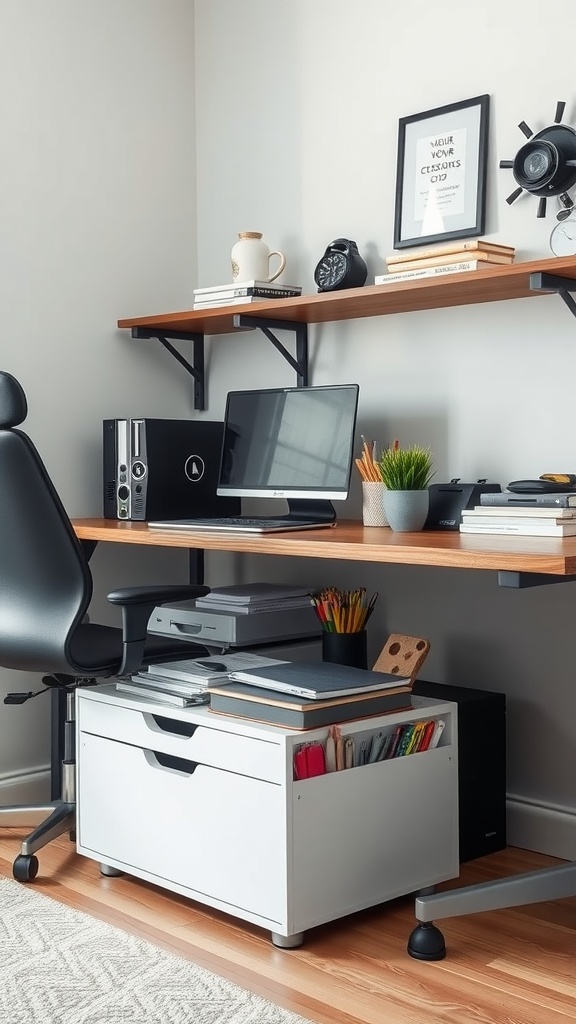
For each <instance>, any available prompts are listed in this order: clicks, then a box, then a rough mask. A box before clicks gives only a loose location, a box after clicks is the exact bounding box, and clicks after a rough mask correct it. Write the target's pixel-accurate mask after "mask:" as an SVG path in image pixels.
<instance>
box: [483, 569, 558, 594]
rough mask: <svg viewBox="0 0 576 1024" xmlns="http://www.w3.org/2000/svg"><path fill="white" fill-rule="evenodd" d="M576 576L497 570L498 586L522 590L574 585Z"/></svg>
mask: <svg viewBox="0 0 576 1024" xmlns="http://www.w3.org/2000/svg"><path fill="white" fill-rule="evenodd" d="M575 581H576V576H552V575H550V574H548V573H546V572H511V571H510V570H509V569H499V570H498V586H499V587H512V588H514V589H516V590H524V589H525V588H526V587H549V586H550V585H551V584H552V583H574V582H575Z"/></svg>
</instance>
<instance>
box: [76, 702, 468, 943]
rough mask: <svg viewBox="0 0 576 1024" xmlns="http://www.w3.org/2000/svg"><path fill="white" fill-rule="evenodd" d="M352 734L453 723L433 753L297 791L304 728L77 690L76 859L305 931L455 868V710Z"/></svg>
mask: <svg viewBox="0 0 576 1024" xmlns="http://www.w3.org/2000/svg"><path fill="white" fill-rule="evenodd" d="M416 703H417V705H418V706H415V707H413V708H411V709H409V710H404V711H401V712H394V713H392V714H389V715H379V716H378V717H375V718H370V719H362V720H359V721H356V722H349V723H344V724H343V725H341V726H340V729H341V732H342V735H343V736H352V737H354V739H355V742H356V743H357V744H359V742H360V740H361V739H363V738H366V737H369V736H370V735H371V734H372V733H375V732H377V731H385V730H390V729H394V728H395V727H396V726H397V725H398V724H400V723H404V722H415V721H420V720H422V719H423V718H442V719H443V720H444V721H445V723H446V725H445V729H444V732H443V734H442V738H441V741H440V745H439V746H438V747H437V748H436V749H434V750H428V751H423V752H422V753H416V754H409V755H407V756H404V757H398V758H394V759H392V760H388V761H382V762H376V763H374V764H365V765H359V766H358V767H355V768H348V769H346V770H344V771H339V772H334V773H330V774H327V775H320V776H317V777H315V778H310V779H303V780H301V781H294V776H293V760H294V753H295V752H296V750H298V749H299V748H300V747H301V745H302V744H303V743H308V742H311V741H317V740H319V741H321V742H323V741H325V739H326V737H327V735H328V729H327V728H319V729H314V730H308V731H306V732H297V731H294V730H290V729H282V728H279V727H276V726H269V725H264V724H260V723H256V722H251V721H247V720H244V719H239V718H232V717H229V716H223V715H219V714H218V715H217V714H214V713H213V712H211V711H210V710H209V709H208V708H206V707H202V708H196V709H180V708H172V707H168V706H166V705H162V704H159V703H155V702H152V701H148V700H145V699H142V698H140V697H133V696H131V695H128V694H120V693H119V692H118V691H117V690H116V688H115V687H114V686H113V685H106V686H101V687H96V688H90V689H83V688H79V689H78V690H77V776H78V778H77V782H78V822H77V844H78V852H79V853H81V854H83V855H84V856H87V857H91V858H92V859H94V860H97V861H99V862H100V864H101V865H102V868H103V870H110V869H116V870H118V871H126V872H128V873H129V874H131V875H134V876H136V877H139V878H143V879H145V880H147V881H150V882H153V883H155V884H158V885H161V886H164V887H166V888H168V889H171V890H173V891H175V892H178V893H181V894H183V895H185V896H187V897H189V898H190V899H192V900H196V901H198V902H200V903H204V904H207V905H209V906H212V907H216V908H218V909H220V910H223V911H226V912H228V913H230V914H234V915H235V916H237V917H239V918H242V919H244V920H246V921H251V922H253V923H255V924H257V925H260V926H262V927H264V928H267V929H269V930H270V931H271V933H272V939H273V941H274V942H275V944H276V945H279V946H285V947H290V946H296V945H299V944H300V943H301V942H302V940H303V934H304V932H305V931H306V930H307V929H308V928H312V927H315V926H316V925H319V924H323V923H324V922H326V921H331V920H335V919H337V918H339V917H343V916H344V915H346V914H350V913H353V912H355V911H357V910H361V909H364V908H366V907H370V906H374V905H376V904H379V903H383V902H385V901H386V900H390V899H393V898H395V897H397V896H401V895H404V894H406V893H409V892H415V891H418V890H420V889H423V888H428V887H430V886H433V885H435V884H436V883H438V882H440V881H445V880H446V879H449V878H454V877H456V876H457V875H458V872H459V856H458V810H457V807H458V793H457V790H458V778H457V763H458V758H457V749H456V743H457V728H456V714H457V705H456V704H452V703H440V702H439V701H436V700H433V699H426V698H422V697H418V698H417V699H415V704H416Z"/></svg>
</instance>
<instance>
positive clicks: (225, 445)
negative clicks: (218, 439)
mask: <svg viewBox="0 0 576 1024" xmlns="http://www.w3.org/2000/svg"><path fill="white" fill-rule="evenodd" d="M358 393H359V387H358V384H334V385H327V386H322V387H294V388H269V389H265V390H257V391H256V390H255V391H231V392H230V393H229V394H228V398H227V401H226V411H225V415H224V436H223V442H222V455H221V463H220V472H219V479H218V486H217V492H216V493H217V494H219V495H222V496H236V497H240V498H285V499H286V500H287V502H288V508H289V518H291V519H294V520H298V519H303V520H311V519H312V520H314V521H315V522H318V523H319V524H320V523H330V522H333V521H334V520H335V519H336V512H335V510H334V506H333V505H332V501H333V500H343V499H345V498H347V497H348V491H349V488H350V474H351V470H352V457H353V451H354V430H355V426H356V413H357V408H358Z"/></svg>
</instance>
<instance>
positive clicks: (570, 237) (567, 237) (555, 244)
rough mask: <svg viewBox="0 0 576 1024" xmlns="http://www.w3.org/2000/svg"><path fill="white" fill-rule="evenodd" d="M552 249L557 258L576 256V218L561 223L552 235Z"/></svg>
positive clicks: (568, 218) (569, 218)
mask: <svg viewBox="0 0 576 1024" xmlns="http://www.w3.org/2000/svg"><path fill="white" fill-rule="evenodd" d="M550 248H551V249H552V252H553V253H554V255H555V256H576V217H567V218H566V220H562V221H560V223H559V224H557V225H556V227H555V228H554V230H553V231H552V234H551V235H550Z"/></svg>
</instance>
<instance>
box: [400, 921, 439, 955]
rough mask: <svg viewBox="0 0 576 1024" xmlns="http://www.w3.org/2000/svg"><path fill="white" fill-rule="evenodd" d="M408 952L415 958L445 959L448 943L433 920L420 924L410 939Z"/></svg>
mask: <svg viewBox="0 0 576 1024" xmlns="http://www.w3.org/2000/svg"><path fill="white" fill-rule="evenodd" d="M408 952H409V954H410V956H411V957H414V959H415V960H443V959H444V957H445V956H446V944H445V942H444V936H443V935H442V932H441V931H440V929H439V928H437V927H436V925H435V924H432V923H431V922H430V923H428V924H419V925H418V926H417V927H416V928H415V929H414V931H413V932H412V934H411V936H410V938H409V939H408Z"/></svg>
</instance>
